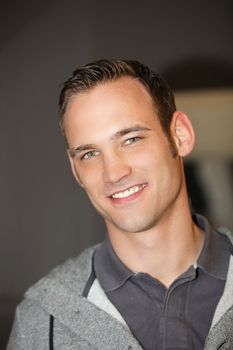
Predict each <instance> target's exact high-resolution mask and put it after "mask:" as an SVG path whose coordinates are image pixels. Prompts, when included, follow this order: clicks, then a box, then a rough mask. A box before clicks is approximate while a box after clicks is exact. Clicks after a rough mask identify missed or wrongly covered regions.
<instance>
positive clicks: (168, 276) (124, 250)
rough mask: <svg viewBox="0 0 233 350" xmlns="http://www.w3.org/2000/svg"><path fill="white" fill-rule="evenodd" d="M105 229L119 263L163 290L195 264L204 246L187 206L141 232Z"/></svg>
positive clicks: (200, 233) (177, 209) (200, 232)
mask: <svg viewBox="0 0 233 350" xmlns="http://www.w3.org/2000/svg"><path fill="white" fill-rule="evenodd" d="M107 226H108V231H109V237H110V240H111V243H112V246H113V249H114V250H115V252H116V254H117V255H118V257H119V258H120V259H121V261H122V262H123V263H124V264H125V265H126V266H127V267H128V268H130V269H131V270H132V271H134V272H144V273H148V274H149V275H151V276H152V277H154V278H156V279H158V280H159V281H160V282H161V283H163V284H164V285H165V286H166V287H168V286H169V285H171V284H172V282H173V281H174V280H175V279H176V278H177V277H178V276H180V275H181V274H182V273H184V272H185V271H186V270H187V269H188V267H190V266H191V265H192V264H194V263H195V262H196V261H197V258H198V256H199V254H200V251H201V249H202V246H203V240H204V239H203V232H202V231H201V230H200V229H199V228H198V227H197V226H196V225H195V224H194V222H193V221H192V216H191V213H190V210H189V206H188V205H186V206H182V208H176V209H175V210H173V211H172V212H171V213H169V215H167V216H166V217H163V218H161V219H160V220H159V221H158V222H157V223H156V225H155V226H154V227H153V228H151V229H149V230H147V231H144V232H137V233H125V232H122V231H119V230H117V229H116V228H114V229H113V227H111V226H110V227H109V225H107Z"/></svg>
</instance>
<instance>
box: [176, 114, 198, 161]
mask: <svg viewBox="0 0 233 350" xmlns="http://www.w3.org/2000/svg"><path fill="white" fill-rule="evenodd" d="M171 133H172V136H173V139H174V141H175V144H176V148H177V152H178V154H179V156H180V157H185V156H187V155H188V154H190V153H191V152H192V150H193V147H194V144H195V133H194V130H193V126H192V123H191V121H190V120H189V118H188V117H187V115H186V114H185V113H183V112H180V111H177V112H175V113H174V114H173V117H172V123H171Z"/></svg>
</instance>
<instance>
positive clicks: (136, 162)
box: [64, 77, 182, 232]
mask: <svg viewBox="0 0 233 350" xmlns="http://www.w3.org/2000/svg"><path fill="white" fill-rule="evenodd" d="M155 114H156V112H155V108H154V106H153V102H152V99H151V97H150V95H149V94H148V92H147V91H146V89H145V87H144V86H143V85H142V84H141V83H140V82H139V81H137V80H136V79H133V78H131V77H124V78H120V79H118V80H116V81H113V82H106V83H104V84H101V85H99V86H97V87H95V88H93V89H92V90H90V91H87V92H83V93H81V94H78V95H74V96H73V97H72V99H71V100H70V102H69V104H68V107H67V111H66V115H65V124H64V126H65V133H66V137H67V141H68V144H69V149H70V150H71V153H72V157H70V160H71V165H72V169H73V172H74V175H75V177H76V179H77V180H78V181H79V183H80V184H81V185H82V186H83V187H84V188H85V190H86V192H87V194H88V196H89V198H90V200H91V202H92V204H93V205H94V207H95V208H96V209H97V211H98V212H99V213H100V215H102V216H103V217H104V219H105V221H106V224H107V227H108V229H109V230H111V228H112V229H118V230H121V231H123V232H141V231H145V230H148V229H150V228H153V227H154V225H156V223H157V222H158V221H159V220H160V219H161V218H162V217H164V216H166V213H168V211H169V210H171V207H172V206H174V203H175V202H176V199H177V197H178V196H179V193H180V189H181V183H182V170H181V165H180V161H179V158H174V157H172V155H171V151H170V147H169V143H168V140H167V137H166V136H165V134H164V132H163V131H162V128H161V125H160V122H159V120H158V118H157V117H156V115H155Z"/></svg>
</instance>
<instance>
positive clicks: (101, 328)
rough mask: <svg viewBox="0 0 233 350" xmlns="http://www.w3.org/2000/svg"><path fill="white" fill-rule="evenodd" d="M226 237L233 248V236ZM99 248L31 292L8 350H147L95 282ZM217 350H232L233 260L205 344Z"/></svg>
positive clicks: (20, 309) (58, 270)
mask: <svg viewBox="0 0 233 350" xmlns="http://www.w3.org/2000/svg"><path fill="white" fill-rule="evenodd" d="M222 233H223V234H225V235H227V236H228V237H229V238H230V240H231V242H232V246H233V237H232V235H231V234H230V233H229V232H228V231H224V232H222ZM94 250H95V247H92V248H89V249H87V250H85V251H84V252H83V253H82V254H81V255H80V256H79V257H78V258H75V259H69V260H68V261H67V262H66V263H65V264H63V265H61V266H58V267H56V268H55V269H54V270H52V272H50V273H49V274H48V275H47V276H46V277H45V278H43V279H41V280H40V281H39V282H37V283H36V284H35V285H34V286H33V287H31V288H30V289H29V290H28V292H27V293H26V295H25V298H24V300H23V301H22V302H21V304H20V305H19V306H18V308H17V310H16V315H15V321H14V325H13V329H12V332H11V336H10V339H9V343H8V346H7V350H33V349H35V350H42V349H43V350H47V349H48V350H53V349H56V350H74V349H79V350H91V349H92V350H94V349H96V350H97V349H98V350H110V349H111V350H113V349H115V350H143V349H142V347H141V345H140V344H139V343H138V341H137V340H136V339H135V337H134V336H133V335H132V333H131V331H130V330H129V328H128V326H127V325H126V323H125V321H124V320H123V318H122V317H121V315H120V313H119V312H118V310H117V309H116V308H115V307H114V305H113V304H112V303H111V302H110V301H109V299H108V298H107V296H106V295H105V293H104V291H103V289H102V288H101V286H100V284H99V282H98V280H97V279H94V280H93V279H92V278H90V276H93V275H92V255H93V252H94ZM88 285H91V287H90V289H89V288H88V294H87V295H85V289H86V288H87V286H88ZM217 349H221V350H233V256H231V258H230V263H229V269H228V275H227V281H226V285H225V289H224V292H223V295H222V297H221V299H220V301H219V303H218V305H217V307H216V310H215V314H214V317H213V321H212V325H211V328H210V331H209V334H208V336H207V339H206V343H205V346H204V350H217ZM161 350H162V349H161Z"/></svg>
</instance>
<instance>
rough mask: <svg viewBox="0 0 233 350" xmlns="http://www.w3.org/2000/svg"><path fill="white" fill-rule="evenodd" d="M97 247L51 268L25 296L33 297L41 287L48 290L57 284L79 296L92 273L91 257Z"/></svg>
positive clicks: (90, 248)
mask: <svg viewBox="0 0 233 350" xmlns="http://www.w3.org/2000/svg"><path fill="white" fill-rule="evenodd" d="M97 246H98V245H95V246H92V247H89V248H87V249H85V250H84V251H83V252H82V253H81V254H80V255H79V256H78V257H75V258H69V259H68V260H66V261H65V262H64V263H63V264H61V265H58V266H56V267H55V268H53V269H52V270H51V271H50V272H49V273H48V274H47V275H46V276H45V277H43V278H42V279H40V280H39V281H38V282H37V283H35V284H34V285H33V286H32V287H31V288H29V289H28V291H27V292H26V294H25V296H26V297H30V296H32V295H35V293H36V292H37V291H40V290H41V288H42V286H43V288H44V289H46V286H47V285H48V287H50V288H53V287H54V288H56V286H57V285H58V284H59V285H63V286H66V288H68V289H70V290H75V291H76V293H78V294H81V293H82V290H83V288H84V287H85V284H86V281H87V279H88V277H89V275H90V273H91V271H92V256H93V253H94V251H95V249H96V247H97ZM54 288H53V289H54Z"/></svg>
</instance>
